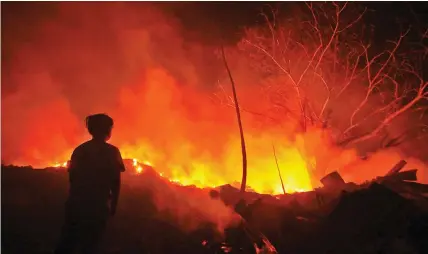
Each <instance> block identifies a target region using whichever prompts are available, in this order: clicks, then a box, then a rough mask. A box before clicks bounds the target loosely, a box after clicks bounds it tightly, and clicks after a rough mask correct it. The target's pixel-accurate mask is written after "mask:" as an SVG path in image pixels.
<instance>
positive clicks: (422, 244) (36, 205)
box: [1, 166, 428, 254]
mask: <svg viewBox="0 0 428 254" xmlns="http://www.w3.org/2000/svg"><path fill="white" fill-rule="evenodd" d="M1 177H2V183H1V188H2V189H1V198H2V199H1V201H2V204H1V205H2V207H1V241H2V246H1V247H2V249H1V253H5V254H15V253H19V254H25V253H28V254H31V253H49V251H50V250H52V249H53V246H55V242H56V241H57V239H58V234H59V231H60V227H61V223H62V219H63V205H64V200H65V198H66V195H67V186H68V183H67V175H66V174H65V172H64V171H55V170H32V169H30V168H16V167H4V166H2V175H1ZM132 177H143V175H141V176H132ZM421 199H422V202H421V200H419V202H418V203H419V204H420V203H425V202H426V201H427V200H426V198H423V197H421ZM326 206H327V208H328V209H326V207H324V208H323V209H321V208H320V210H319V211H314V210H312V211H308V210H307V209H304V207H302V206H301V205H299V204H298V203H296V202H291V203H289V204H288V205H285V206H284V205H282V206H280V205H275V204H272V203H269V204H267V203H263V201H261V202H256V203H255V204H253V205H250V206H244V207H243V208H242V207H241V208H240V209H239V210H240V212H241V213H242V214H243V215H244V216H245V217H246V218H247V222H248V224H250V225H251V226H254V228H256V229H257V230H259V231H261V232H262V233H263V234H264V235H266V237H267V238H268V239H269V240H270V241H271V242H272V244H273V245H274V246H275V247H276V248H277V251H278V252H279V253H297V254H298V253H317V254H319V253H428V248H427V247H428V246H427V244H428V241H427V240H426V239H428V215H427V212H426V211H427V210H426V209H425V208H423V207H421V206H420V205H418V204H416V203H415V202H414V201H413V200H412V201H411V200H409V199H405V198H403V197H402V196H400V195H398V194H397V193H396V192H394V191H392V190H390V189H388V188H386V187H385V186H383V185H380V184H372V185H371V186H370V187H368V188H365V189H362V190H358V191H354V192H350V193H343V194H341V195H340V196H339V197H338V198H337V199H335V200H334V202H331V203H330V204H327V205H326ZM321 210H322V211H326V210H328V213H325V212H321ZM164 216H166V217H168V216H167V215H164ZM161 217H162V216H159V213H158V212H157V210H156V207H155V206H154V204H153V202H152V198H151V195H150V193H149V192H148V191H145V190H144V189H142V188H139V187H136V186H135V185H127V180H126V179H125V180H124V184H123V186H122V192H121V200H120V204H119V208H118V211H117V215H116V216H115V217H114V218H112V219H111V221H110V222H109V225H108V229H107V232H106V235H105V237H104V240H103V244H102V247H103V250H104V253H159V254H161V253H222V252H221V248H220V246H219V245H216V244H215V243H216V241H215V240H214V236H213V234H214V233H213V230H212V227H211V226H210V225H205V226H204V227H202V226H201V228H199V229H197V230H194V231H192V232H184V231H182V230H181V229H180V227H178V226H177V225H175V224H174V222H173V221H171V220H168V219H162V218H161ZM225 235H226V242H227V244H228V245H229V246H230V247H231V253H255V251H254V249H253V248H252V245H253V243H252V242H251V241H250V240H249V238H248V236H247V235H246V234H245V233H244V231H243V230H242V229H241V228H240V227H237V228H232V229H229V230H228V231H227V232H226V234H225ZM203 240H208V242H209V243H210V244H211V245H210V244H209V246H211V248H208V247H207V246H203V245H202V244H201V243H202V241H203Z"/></svg>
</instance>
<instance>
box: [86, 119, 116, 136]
mask: <svg viewBox="0 0 428 254" xmlns="http://www.w3.org/2000/svg"><path fill="white" fill-rule="evenodd" d="M86 128H87V129H88V131H89V133H90V134H91V135H92V137H93V138H95V139H102V140H104V141H107V140H109V139H110V136H111V130H112V128H113V119H112V118H111V117H109V116H108V115H106V114H95V115H90V116H88V117H86Z"/></svg>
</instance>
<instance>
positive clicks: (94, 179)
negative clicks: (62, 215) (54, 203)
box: [69, 140, 125, 212]
mask: <svg viewBox="0 0 428 254" xmlns="http://www.w3.org/2000/svg"><path fill="white" fill-rule="evenodd" d="M123 171H125V167H124V165H123V162H122V158H121V155H120V152H119V149H117V148H116V147H115V146H113V145H110V144H108V143H106V142H99V141H96V140H90V141H87V142H85V143H83V144H81V145H80V146H78V147H77V148H76V149H75V150H74V152H73V154H72V156H71V161H70V166H69V175H70V196H69V204H70V205H72V206H77V207H79V209H80V210H82V212H84V211H87V212H90V210H93V209H94V210H98V209H103V210H104V209H108V201H109V198H110V195H111V190H112V189H114V188H115V185H117V184H119V181H120V172H123ZM77 207H76V208H77ZM91 208H93V209H91ZM94 212H96V211H94ZM100 212H101V211H100Z"/></svg>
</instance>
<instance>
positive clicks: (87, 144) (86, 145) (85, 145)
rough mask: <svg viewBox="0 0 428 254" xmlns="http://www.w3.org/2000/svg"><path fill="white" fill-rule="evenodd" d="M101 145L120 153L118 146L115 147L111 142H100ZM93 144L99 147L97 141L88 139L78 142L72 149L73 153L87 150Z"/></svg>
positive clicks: (92, 146) (91, 147)
mask: <svg viewBox="0 0 428 254" xmlns="http://www.w3.org/2000/svg"><path fill="white" fill-rule="evenodd" d="M102 145H103V146H104V147H106V148H107V149H108V150H109V151H111V152H113V153H120V151H119V148H117V147H116V146H114V145H112V144H109V143H107V142H106V143H102ZM95 146H97V147H99V143H98V144H97V143H95V142H93V141H92V140H88V141H86V142H84V143H82V144H80V145H79V146H78V147H76V148H75V149H74V153H80V152H84V151H87V150H91V149H93V148H94V147H95Z"/></svg>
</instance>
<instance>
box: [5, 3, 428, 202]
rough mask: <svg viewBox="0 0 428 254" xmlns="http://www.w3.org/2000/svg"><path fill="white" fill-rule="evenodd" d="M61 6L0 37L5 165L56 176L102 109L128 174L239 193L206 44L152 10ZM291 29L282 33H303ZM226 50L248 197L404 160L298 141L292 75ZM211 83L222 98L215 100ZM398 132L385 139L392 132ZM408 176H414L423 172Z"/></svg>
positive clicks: (345, 118)
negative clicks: (4, 53) (362, 157)
mask: <svg viewBox="0 0 428 254" xmlns="http://www.w3.org/2000/svg"><path fill="white" fill-rule="evenodd" d="M60 6H61V8H55V10H58V13H57V14H58V15H51V16H52V17H51V16H50V17H49V18H46V17H43V19H41V20H40V23H39V22H35V24H33V23H32V24H29V25H31V27H28V28H27V29H21V30H23V31H25V30H31V31H34V32H33V33H31V34H29V35H28V38H27V37H25V38H24V39H25V40H24V39H23V38H22V36H19V33H15V30H14V29H5V31H6V32H9V33H10V34H6V36H4V39H6V41H5V45H6V46H7V45H9V46H10V47H7V48H8V50H10V52H8V55H9V56H10V57H7V61H5V64H4V67H5V73H6V74H7V75H3V76H4V80H3V76H2V85H3V86H4V88H5V89H4V90H5V93H2V104H1V106H2V160H4V161H5V162H7V163H10V164H15V165H29V164H30V165H32V166H33V167H37V168H41V167H45V166H52V165H53V166H54V167H56V168H62V167H65V166H66V163H61V161H66V160H68V159H69V156H70V154H71V152H72V149H73V148H74V147H76V146H77V145H79V143H82V142H84V141H85V140H87V139H88V138H89V137H88V134H87V133H86V130H85V128H84V125H83V124H82V120H83V119H84V117H85V116H87V115H88V114H92V113H98V112H106V113H108V114H109V115H111V116H112V117H113V119H114V121H115V127H114V131H113V135H112V140H111V142H112V144H115V145H116V146H117V147H119V149H120V151H121V153H122V156H123V158H128V159H132V158H135V159H134V160H133V161H132V165H133V167H134V170H135V171H134V172H135V173H136V174H141V173H143V172H144V170H145V168H146V166H149V167H152V168H153V169H154V170H155V171H156V172H158V173H159V175H160V176H162V177H165V178H167V179H169V180H170V181H171V182H173V183H176V184H181V185H195V186H197V187H200V188H203V187H213V186H219V185H223V184H232V185H238V186H239V182H240V181H241V177H242V155H241V144H240V139H239V132H238V127H237V123H236V114H235V111H234V109H233V108H230V107H228V106H226V105H229V104H230V101H229V100H228V99H229V96H230V94H231V93H230V82H229V79H228V77H227V75H225V70H224V66H223V65H222V64H221V61H218V59H217V57H216V55H215V54H213V46H212V45H211V43H209V45H204V44H203V43H196V42H192V41H193V40H187V39H185V38H184V37H183V36H182V34H181V32H182V31H183V29H182V28H183V27H182V26H181V25H180V24H179V21H177V20H171V19H170V18H172V17H169V16H165V15H166V14H165V15H164V14H163V12H162V11H160V10H156V8H154V9H151V8H146V7H145V8H142V9H136V8H135V7H130V6H125V5H123V6H122V5H108V4H106V5H101V6H98V5H97V6H96V7H94V6H92V5H91V6H89V5H78V6H74V5H73V6H74V7H72V8H70V7H68V4H61V5H60ZM40 13H43V12H42V11H40ZM76 13H77V14H78V15H77V14H76ZM142 13H143V14H142ZM12 16H13V17H14V16H16V17H18V16H19V15H11V17H12ZM42 20H43V22H42ZM71 21H73V22H76V24H81V25H80V26H79V29H76V28H75V27H74V26H70V25H69V24H70V22H71ZM73 22H72V23H73ZM176 22H177V23H176ZM21 23H22V22H21ZM8 24H9V25H8V27H12V28H13V27H15V25H16V24H14V22H11V21H10V22H9V23H8ZM176 25H178V26H176ZM299 32H300V30H296V31H294V32H293V33H290V34H296V35H297V36H300V35H299V34H298V33H299ZM203 34H205V33H203ZM106 36H107V37H106ZM109 36H111V37H109ZM76 38H79V39H78V42H79V43H76V41H75V40H76ZM100 39H101V40H102V43H100ZM242 39H248V38H242ZM195 41H198V40H195ZM210 42H211V41H210ZM12 46H13V47H12ZM304 46H305V45H304ZM307 46H308V49H310V48H312V47H313V45H312V44H309V45H307ZM303 49H305V47H303ZM226 51H227V55H228V60H229V62H230V67H231V69H233V75H234V79H235V80H236V83H237V90H238V91H237V92H238V97H239V102H240V106H241V107H242V111H243V112H242V122H243V125H244V134H245V140H246V144H247V158H248V174H247V186H248V189H251V190H254V191H256V192H259V193H266V194H281V193H283V187H282V184H281V181H280V178H279V173H278V168H279V171H280V173H281V176H282V179H283V183H284V189H285V192H290V193H291V192H302V191H309V190H311V189H313V188H314V187H317V184H319V183H317V182H318V180H319V179H320V178H321V177H322V176H324V175H325V174H326V173H329V171H333V170H340V171H341V172H340V173H343V174H342V175H343V176H344V178H347V179H346V180H355V179H371V178H373V177H374V176H376V175H380V174H381V173H382V172H381V171H387V170H388V169H389V168H390V167H392V166H393V165H394V163H396V162H397V161H398V160H399V159H403V157H402V155H401V154H398V153H397V154H392V153H390V151H386V152H385V153H382V154H377V155H376V156H377V157H372V159H369V160H367V161H365V162H364V163H365V164H362V163H363V162H360V161H358V156H357V152H356V151H353V150H343V149H341V148H337V147H335V146H334V145H333V144H332V142H330V141H329V138H328V137H325V136H324V134H325V131H324V130H323V129H322V128H314V129H308V130H307V131H306V133H303V134H301V133H299V130H298V128H297V127H296V126H299V125H300V123H299V120H293V119H294V118H293V117H292V116H293V115H294V114H299V112H300V111H301V110H300V108H299V106H298V104H299V103H298V98H297V96H296V95H295V94H294V92H293V91H292V90H293V89H292V86H291V84H290V81H289V77H287V75H282V74H281V75H273V74H270V73H271V72H272V73H274V71H271V69H274V66H272V65H267V63H265V62H266V61H265V60H263V59H264V57H260V58H259V57H258V56H257V55H256V56H255V60H249V58H248V57H246V56H245V55H253V53H252V51H248V52H247V53H245V52H242V50H241V46H240V43H238V44H237V45H230V46H228V47H227V49H226ZM244 51H245V50H244ZM241 52H242V54H241ZM307 53H308V52H307V51H306V50H298V49H295V50H290V52H287V54H290V56H289V58H290V59H294V60H295V62H291V63H290V66H293V70H292V72H293V73H302V71H303V70H305V69H306V65H305V61H304V59H306V58H305V57H306V55H307ZM254 54H256V52H254ZM258 59H260V60H258ZM301 59H303V60H301ZM344 60H345V59H344ZM259 62H260V63H259ZM269 62H270V61H269ZM329 62H330V61H326V63H325V68H324V67H323V72H324V69H325V72H326V73H325V74H326V75H325V77H330V76H331V77H334V80H335V81H334V83H342V82H341V81H340V82H339V80H342V79H343V80H345V79H344V78H345V77H344V76H346V75H345V74H344V73H341V72H340V71H335V72H334V73H329V72H328V70H329V69H330V68H328V67H329V65H328V63H329ZM335 63H336V62H335ZM259 64H260V66H259ZM253 65H255V66H253ZM265 65H266V67H267V68H268V70H269V71H268V72H265V71H264V69H265ZM259 69H262V70H259ZM2 70H3V66H2ZM89 70H90V71H89ZM290 71H291V70H290ZM267 74H269V75H267ZM311 76H313V73H311V71H309V72H308V76H307V77H308V78H307V77H305V78H303V79H302V82H303V83H302V87H306V89H305V90H306V93H307V96H308V99H310V100H311V102H313V103H310V104H313V107H314V111H317V112H319V111H321V109H322V104H323V102H324V101H325V98H326V97H325V96H324V95H325V93H326V91H325V90H326V89H325V86H324V84H323V83H322V82H321V81H316V80H314V81H312V80H311V79H312V78H311V79H310V78H309V77H311ZM296 77H297V76H296ZM336 80H337V81H338V82H336ZM309 81H310V82H309ZM359 83H360V80H359V79H356V80H355V82H353V83H352V85H351V86H352V87H355V90H352V92H350V93H349V94H346V96H344V97H343V99H340V100H337V101H335V102H334V103H333V102H332V104H331V108H332V110H333V111H332V112H333V113H332V114H331V119H330V120H329V124H331V125H332V127H334V128H327V129H332V130H334V131H336V129H337V131H339V130H343V128H346V127H345V126H348V123H349V115H350V114H352V112H353V111H354V110H355V105H354V104H355V103H354V102H357V101H359V98H360V99H361V98H364V96H365V94H366V92H365V90H361V91H360V90H358V87H359V85H358V84H359ZM364 83H365V82H361V84H364ZM218 85H221V86H222V87H224V88H225V89H223V90H221V91H219V90H220V89H217V88H218ZM228 87H229V88H228ZM6 88H7V89H6ZM332 88H333V87H332ZM362 88H364V87H362ZM2 89H3V87H2ZM334 89H336V87H334ZM328 90H330V89H328ZM2 92H3V91H2ZM219 94H220V95H219ZM94 95H96V96H94ZM213 97H215V98H213ZM328 98H329V97H328ZM320 102H322V103H320ZM351 102H352V103H351ZM318 104H319V105H318ZM381 105H383V104H381ZM368 106H370V107H367V108H372V106H373V107H374V106H376V104H373V105H368ZM244 109H245V112H244ZM250 112H256V113H259V114H260V115H263V117H261V116H260V115H256V114H251V113H250ZM17 116H19V117H17ZM265 116H266V117H265ZM271 119H273V120H271ZM53 121H54V123H53ZM403 121H407V120H405V118H403ZM401 123H404V122H398V125H396V126H395V127H394V128H392V127H391V128H390V129H391V131H392V130H394V132H396V133H401V129H399V128H398V127H399V125H400V124H401ZM409 124H410V123H407V122H406V124H402V125H403V126H405V125H406V126H407V125H409ZM367 125H368V126H371V125H372V124H371V123H370V124H367ZM396 127H397V128H396ZM362 128H363V127H362ZM362 130H364V129H362ZM329 134H330V133H329ZM272 143H274V145H275V150H276V155H277V159H278V167H277V165H276V162H275V158H274V156H273V151H272ZM368 146H370V145H368ZM359 149H361V150H362V151H363V152H364V150H365V149H364V148H359ZM367 149H368V150H369V148H367ZM414 150H418V149H414ZM419 150H420V149H419ZM409 167H411V166H410V164H409ZM412 167H413V166H412ZM414 168H418V169H420V171H418V173H420V172H423V169H425V168H426V166H421V165H415V166H414ZM378 169H379V170H378ZM418 177H419V176H418ZM315 180H316V181H315Z"/></svg>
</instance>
